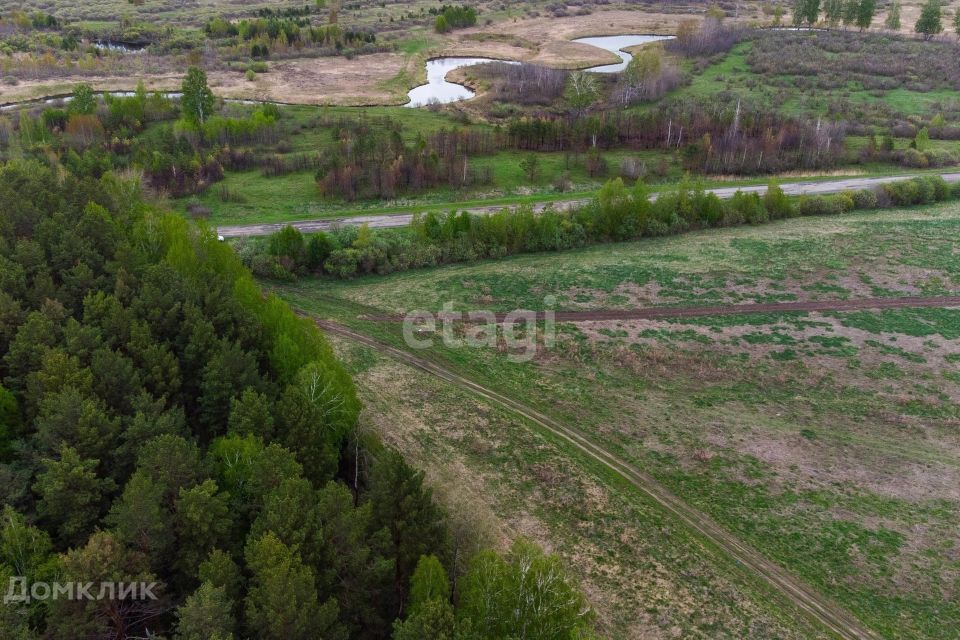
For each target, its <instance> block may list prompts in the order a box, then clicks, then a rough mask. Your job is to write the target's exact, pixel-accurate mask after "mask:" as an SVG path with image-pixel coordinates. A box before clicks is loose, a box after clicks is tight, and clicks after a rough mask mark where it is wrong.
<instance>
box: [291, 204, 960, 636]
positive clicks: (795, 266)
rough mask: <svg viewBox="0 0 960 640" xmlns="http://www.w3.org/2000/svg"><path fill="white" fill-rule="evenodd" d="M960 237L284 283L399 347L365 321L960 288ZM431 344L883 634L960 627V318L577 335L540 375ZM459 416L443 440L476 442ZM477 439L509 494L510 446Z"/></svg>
mask: <svg viewBox="0 0 960 640" xmlns="http://www.w3.org/2000/svg"><path fill="white" fill-rule="evenodd" d="M958 231H960V206H958V205H956V204H950V205H942V206H937V207H926V208H918V209H908V210H897V211H888V212H880V213H862V214H859V213H858V214H853V215H846V216H840V217H835V218H821V219H801V220H789V221H785V222H780V223H775V224H771V225H766V226H762V227H756V228H739V229H730V230H714V231H706V232H697V233H692V234H688V235H685V236H680V237H672V238H664V239H652V240H644V241H640V242H635V243H626V244H619V245H608V246H599V247H592V248H589V249H584V250H577V251H571V252H565V253H560V254H556V255H548V256H544V255H530V256H519V257H515V258H512V259H507V260H503V261H491V262H484V263H479V264H473V265H458V266H452V267H446V268H440V269H432V270H424V271H416V272H407V273H402V274H396V275H392V276H387V277H383V278H367V279H359V280H356V281H351V282H331V281H325V280H316V281H304V282H301V283H298V284H295V285H291V286H288V287H282V288H279V289H278V290H279V291H280V293H281V294H282V295H283V296H284V297H285V298H286V299H288V300H289V301H290V302H292V303H294V304H295V305H297V306H300V307H302V308H304V309H308V310H312V311H316V312H317V313H320V314H321V315H326V316H329V317H334V318H336V319H338V320H339V321H341V322H344V323H347V324H350V325H352V326H354V327H356V328H359V329H361V330H363V331H365V332H368V333H370V334H372V335H376V336H378V337H380V338H382V339H384V340H388V341H391V342H393V343H396V344H402V340H401V338H400V335H399V328H398V327H397V326H395V325H385V324H376V323H373V322H370V321H366V320H363V319H362V318H361V317H360V316H361V315H362V314H364V313H371V312H374V311H379V312H383V311H389V312H393V313H397V312H404V311H409V310H411V309H415V308H423V309H434V310H439V309H440V306H441V305H442V304H444V303H445V302H451V303H453V304H454V306H455V308H459V309H494V310H509V309H514V308H543V304H544V302H543V301H544V298H545V296H547V295H552V296H555V297H556V307H557V308H563V309H606V308H630V307H635V306H638V305H641V306H648V305H675V304H724V303H736V302H745V301H772V300H805V299H848V298H858V297H869V296H902V295H944V294H951V295H957V293H958V292H960V260H958V258H957V255H956V251H955V242H954V238H956V237H957V233H958ZM425 353H427V354H428V356H429V357H432V358H436V359H438V360H440V361H442V362H444V363H446V364H448V365H449V366H452V367H454V368H455V369H457V370H460V371H462V372H465V373H467V374H468V375H470V376H472V377H474V378H475V379H478V380H481V381H483V383H485V384H487V385H489V386H491V387H493V388H495V389H497V390H499V391H501V392H502V393H505V394H507V395H510V396H511V397H514V398H517V399H520V400H522V401H524V402H526V403H528V404H529V405H531V406H534V407H536V408H538V409H540V410H541V411H544V412H546V413H548V414H549V415H551V416H553V417H555V418H557V419H560V420H563V421H565V422H566V423H567V424H570V425H575V426H577V427H578V428H579V429H580V430H581V431H582V432H583V433H585V434H587V435H588V436H590V437H592V438H594V439H595V440H596V441H598V442H601V443H603V445H604V446H605V447H607V448H608V449H609V450H611V451H614V452H615V453H617V454H618V455H621V456H623V457H624V458H626V459H629V460H631V461H633V462H634V464H636V465H637V466H638V467H640V468H643V469H645V470H647V471H648V472H650V473H652V474H653V475H655V476H656V477H657V478H658V479H659V480H660V481H661V482H662V483H664V484H665V485H667V486H669V487H670V488H671V489H672V490H673V491H674V492H676V493H677V494H679V495H680V496H682V497H683V498H684V499H686V500H687V501H688V502H689V503H691V504H693V505H696V506H697V507H698V508H700V509H702V510H703V511H705V512H707V513H709V514H710V515H711V516H713V517H714V518H715V519H717V520H718V521H720V522H721V523H723V524H724V525H725V526H726V527H728V528H729V529H730V530H731V531H734V532H735V533H736V534H737V535H738V536H740V537H741V538H742V539H744V540H746V541H748V542H749V543H750V544H751V545H752V546H754V547H755V548H757V549H758V550H760V551H761V552H763V553H764V554H766V555H767V556H768V557H770V558H772V559H775V560H776V561H778V562H780V563H782V564H783V565H784V566H786V567H787V568H789V569H790V570H791V571H792V572H793V573H794V574H796V575H798V576H800V577H802V578H803V579H804V580H806V581H807V582H808V583H810V584H812V585H814V586H815V587H816V588H818V589H820V590H821V591H823V592H824V593H825V594H828V595H829V596H830V597H832V598H833V599H834V600H835V601H837V602H838V603H840V604H841V605H843V606H845V607H846V608H848V609H849V610H850V611H852V612H853V613H854V614H855V615H857V616H858V617H859V618H860V619H861V620H862V621H863V622H864V623H865V624H867V625H868V626H870V627H871V628H873V629H875V630H876V631H878V632H879V633H880V634H881V635H883V636H884V637H887V638H904V639H906V638H943V637H950V636H949V633H950V632H949V631H948V635H947V636H944V630H945V629H946V630H949V629H955V628H956V627H957V625H958V622H960V606H958V605H957V599H956V593H957V589H958V588H960V582H958V575H960V555H958V549H960V537H958V531H960V494H958V492H957V487H958V486H960V439H958V437H957V432H956V425H957V424H958V421H960V408H958V407H960V376H958V375H957V373H956V371H957V363H958V361H960V310H957V309H897V310H888V311H883V312H874V311H857V312H847V313H830V312H823V313H791V314H783V315H779V314H765V315H752V316H722V317H715V318H711V317H702V318H691V319H686V320H682V321H680V320H675V321H668V320H662V321H633V322H592V323H583V324H579V325H573V324H561V325H560V327H559V339H558V341H557V344H556V346H554V347H553V348H550V349H542V350H541V351H540V352H539V353H538V355H537V357H536V358H535V359H534V360H533V361H532V362H527V363H516V362H512V361H511V360H510V359H508V357H507V356H508V355H509V354H508V351H507V350H506V349H504V348H503V345H502V344H501V348H500V349H470V348H459V349H451V348H446V347H443V346H441V345H440V344H439V340H437V341H435V346H434V347H433V348H432V349H430V350H429V351H427V352H425ZM369 384H370V393H376V392H379V390H380V387H379V386H378V384H385V385H386V386H387V387H389V382H388V378H387V377H383V376H381V377H380V378H378V379H376V380H374V381H372V382H370V383H369ZM396 397H397V400H396V402H400V403H402V402H403V400H402V399H403V397H404V396H403V395H402V394H400V395H398V396H396ZM438 402H440V403H441V405H443V402H442V401H438ZM461 405H462V403H456V402H454V403H451V404H450V405H443V406H448V408H449V410H450V411H454V407H457V406H461ZM405 406H406V408H405V409H404V411H406V412H407V413H408V414H409V415H412V416H417V415H419V414H418V409H417V407H418V406H419V405H418V404H417V403H416V402H413V403H411V404H409V405H405ZM438 411H440V415H446V414H443V412H442V410H438ZM374 415H377V414H376V412H374ZM449 416H450V417H449V418H448V421H449V424H448V425H447V426H445V427H444V428H446V429H451V430H453V431H454V432H457V433H460V434H461V436H460V437H461V439H464V438H466V436H465V435H464V434H467V433H471V434H472V433H473V432H472V431H471V430H470V429H469V428H468V426H466V425H462V424H460V423H458V422H457V417H456V416H457V414H456V413H455V412H454V413H450V414H449ZM391 424H393V423H392V422H391V421H390V420H384V421H382V422H381V423H380V426H381V428H382V429H383V430H385V431H387V432H388V433H389V432H390V430H391V427H390V425H391ZM468 444H469V445H470V446H472V447H474V448H475V449H476V451H477V453H474V454H473V455H474V456H476V457H478V458H479V460H477V461H476V463H475V464H476V465H486V466H482V468H483V469H484V470H485V471H484V474H485V475H484V477H485V478H486V479H487V481H490V482H502V479H499V480H498V479H497V478H502V477H501V476H499V475H497V469H498V467H497V461H498V460H499V458H498V457H497V454H495V453H492V452H491V450H492V451H493V452H496V451H499V450H500V443H499V442H497V441H496V434H495V433H494V434H491V433H488V432H484V433H483V435H472V437H471V438H469V440H468V441H467V442H463V443H461V445H459V446H463V447H466V446H467V445H468ZM421 455H423V456H424V457H425V459H431V455H432V454H431V449H430V448H429V447H425V448H423V449H422V451H421ZM438 459H439V458H438ZM465 464H466V463H465ZM468 466H469V465H468ZM491 474H492V477H493V478H494V480H491V479H490V478H491ZM505 475H509V472H507V473H506V474H505ZM559 486H565V483H563V482H561V483H560V485H559ZM631 522H632V520H631ZM636 526H643V525H642V523H636ZM577 535H583V536H584V539H589V536H590V535H591V533H590V532H589V531H582V532H579V533H578V534H577ZM645 553H646V552H645ZM601 564H602V563H601ZM615 566H619V563H618V562H617V561H615V560H610V566H608V567H606V568H605V569H599V571H601V572H602V573H603V572H613V573H616V569H615V568H612V567H615ZM604 574H605V575H606V573H604ZM598 588H599V589H603V588H605V587H603V586H600V587H598ZM606 588H611V589H615V588H616V587H615V586H614V585H613V584H610V585H607V587H606ZM601 597H602V596H601ZM637 597H638V598H642V596H641V595H640V594H638V596H637ZM630 600H631V601H632V600H633V599H630ZM647 604H648V602H647V601H646V600H643V599H640V600H639V601H637V602H633V604H632V606H634V607H637V608H642V607H644V606H646V605H647ZM691 615H693V614H691ZM645 624H647V625H653V626H656V625H655V624H654V623H653V622H652V621H651V620H649V619H647V620H646V622H645ZM724 633H725V632H721V633H720V635H724ZM801 633H802V632H801ZM776 635H777V632H774V631H770V632H768V633H762V632H761V633H758V634H757V635H755V636H751V637H774V636H776ZM615 636H616V634H615Z"/></svg>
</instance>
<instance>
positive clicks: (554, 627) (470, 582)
mask: <svg viewBox="0 0 960 640" xmlns="http://www.w3.org/2000/svg"><path fill="white" fill-rule="evenodd" d="M462 585H463V586H462V588H461V593H460V599H461V608H460V611H459V615H460V616H462V617H463V618H465V619H469V620H471V621H472V622H473V626H474V628H475V629H476V631H477V633H478V635H479V637H480V638H489V639H490V640H493V639H495V638H506V637H516V638H525V639H528V640H566V639H568V638H576V637H578V636H577V634H578V633H579V632H581V631H584V630H586V629H588V628H589V625H590V623H591V619H592V613H591V611H590V608H589V606H588V605H587V603H586V601H585V600H584V598H583V596H582V595H580V594H579V593H578V592H577V590H576V588H575V587H574V586H573V585H572V583H571V581H570V578H569V577H568V576H567V575H566V573H565V572H564V570H563V567H562V566H561V563H560V560H559V559H558V558H557V557H556V556H547V555H545V554H544V553H543V551H542V550H541V549H539V548H538V547H536V546H535V545H532V544H530V543H529V542H525V541H523V540H518V541H517V542H515V543H514V545H513V547H512V548H511V549H510V554H509V555H508V556H507V558H506V559H504V558H500V557H498V556H497V555H496V554H494V553H490V552H484V553H480V554H479V555H478V556H477V557H476V558H474V559H473V561H472V562H471V564H470V569H469V570H468V571H467V575H466V576H464V578H463V582H462Z"/></svg>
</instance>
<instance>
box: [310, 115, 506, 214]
mask: <svg viewBox="0 0 960 640" xmlns="http://www.w3.org/2000/svg"><path fill="white" fill-rule="evenodd" d="M378 124H379V126H374V123H373V122H371V121H368V120H366V119H357V120H347V119H343V120H340V121H339V122H338V123H337V124H336V125H335V126H334V127H333V129H332V136H333V138H334V140H335V146H334V148H333V150H332V151H331V152H330V153H329V155H328V157H327V158H326V159H325V161H324V162H323V165H322V166H321V167H320V168H319V169H318V170H317V172H316V179H317V185H318V187H319V189H320V192H321V193H322V194H323V195H325V196H329V197H336V198H343V199H345V200H355V199H357V198H374V197H375V198H392V197H394V196H396V195H398V194H402V193H408V192H416V191H421V190H424V189H428V188H432V187H437V186H450V187H454V188H460V187H464V186H469V185H482V184H489V183H490V182H491V180H492V172H491V171H490V169H489V168H484V169H475V168H473V167H471V166H470V162H469V154H478V153H490V152H492V151H494V149H495V142H494V139H493V136H492V134H490V133H488V132H487V133H484V132H474V131H446V130H444V131H440V132H437V133H435V134H433V135H431V136H430V137H429V138H424V137H423V136H418V137H417V139H416V140H415V141H414V142H413V143H412V144H408V143H406V142H405V141H404V139H403V136H402V134H401V130H400V128H399V127H398V126H395V123H393V122H392V121H390V120H389V119H382V120H381V121H379V123H378Z"/></svg>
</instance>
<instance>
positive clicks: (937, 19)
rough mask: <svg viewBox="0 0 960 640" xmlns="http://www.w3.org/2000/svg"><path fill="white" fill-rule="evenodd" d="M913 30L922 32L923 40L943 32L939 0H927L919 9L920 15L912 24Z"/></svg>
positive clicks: (941, 10)
mask: <svg viewBox="0 0 960 640" xmlns="http://www.w3.org/2000/svg"><path fill="white" fill-rule="evenodd" d="M914 31H916V32H917V33H920V34H923V39H924V40H929V39H931V38H932V37H933V36H935V35H937V34H938V33H942V32H943V9H942V8H941V6H940V0H927V3H926V4H925V5H923V9H921V10H920V17H919V18H918V19H917V24H916V26H914Z"/></svg>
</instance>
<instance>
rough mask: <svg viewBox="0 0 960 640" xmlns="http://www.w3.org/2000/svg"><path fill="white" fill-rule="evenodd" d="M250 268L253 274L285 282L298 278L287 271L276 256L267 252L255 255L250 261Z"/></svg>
mask: <svg viewBox="0 0 960 640" xmlns="http://www.w3.org/2000/svg"><path fill="white" fill-rule="evenodd" d="M250 270H251V271H253V274H254V275H256V276H259V277H261V278H272V279H273V280H281V281H284V282H293V281H294V280H296V279H297V277H296V276H295V275H293V274H292V273H290V272H289V271H287V270H286V269H285V268H284V267H283V265H282V264H280V260H279V259H278V258H277V257H276V256H271V255H269V254H266V253H260V254H257V255H255V256H253V260H252V261H251V263H250Z"/></svg>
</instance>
